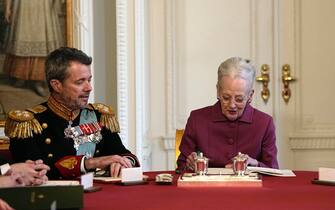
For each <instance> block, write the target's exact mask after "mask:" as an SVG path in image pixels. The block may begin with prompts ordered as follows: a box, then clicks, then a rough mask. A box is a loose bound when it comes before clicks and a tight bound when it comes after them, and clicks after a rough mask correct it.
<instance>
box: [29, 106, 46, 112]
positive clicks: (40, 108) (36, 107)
mask: <svg viewBox="0 0 335 210" xmlns="http://www.w3.org/2000/svg"><path fill="white" fill-rule="evenodd" d="M27 110H28V111H30V112H32V113H34V114H38V113H42V112H44V111H45V110H47V107H45V106H43V105H37V106H34V107H33V108H29V109H27Z"/></svg>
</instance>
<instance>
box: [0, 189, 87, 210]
mask: <svg viewBox="0 0 335 210" xmlns="http://www.w3.org/2000/svg"><path fill="white" fill-rule="evenodd" d="M83 192H84V190H83V187H82V186H81V185H76V186H31V187H11V188H0V197H1V198H2V199H3V200H5V201H6V202H7V203H8V204H9V205H10V206H11V207H13V208H14V209H15V210H21V209H22V210H36V209H39V210H40V209H52V208H51V207H53V208H54V207H56V208H54V209H81V208H83Z"/></svg>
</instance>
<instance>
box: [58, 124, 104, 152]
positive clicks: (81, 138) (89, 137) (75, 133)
mask: <svg viewBox="0 0 335 210" xmlns="http://www.w3.org/2000/svg"><path fill="white" fill-rule="evenodd" d="M71 124H72V121H69V125H68V127H67V128H65V130H64V134H65V137H66V138H71V139H73V141H74V148H75V149H76V150H78V148H79V146H80V145H81V144H84V143H86V142H92V143H99V142H100V140H101V139H102V135H101V133H100V131H101V127H100V125H99V123H98V122H92V123H85V124H80V125H78V126H74V127H72V126H71Z"/></svg>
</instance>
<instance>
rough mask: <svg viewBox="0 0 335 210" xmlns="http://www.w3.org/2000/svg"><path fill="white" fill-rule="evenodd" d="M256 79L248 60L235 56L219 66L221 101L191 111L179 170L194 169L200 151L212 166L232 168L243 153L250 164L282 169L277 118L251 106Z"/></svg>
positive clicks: (218, 95) (179, 159)
mask: <svg viewBox="0 0 335 210" xmlns="http://www.w3.org/2000/svg"><path fill="white" fill-rule="evenodd" d="M254 80H255V68H254V67H253V66H252V65H251V64H250V62H249V61H248V60H245V59H242V58H238V57H233V58H229V59H228V60H226V61H225V62H223V63H222V64H221V65H220V66H219V69H218V81H217V84H216V90H217V98H218V101H217V102H216V103H215V104H214V105H212V106H208V107H204V108H201V109H198V110H194V111H192V112H191V114H190V117H189V119H188V121H187V124H186V128H185V132H184V135H183V138H182V141H181V145H180V148H179V149H180V152H181V154H180V155H179V157H178V160H177V164H178V169H179V170H183V169H185V167H188V168H190V169H193V168H194V161H195V157H196V152H197V151H200V152H202V153H203V155H204V156H205V157H207V158H209V167H231V160H232V158H234V157H235V156H236V155H237V154H238V153H239V152H241V153H243V154H246V155H247V164H248V165H251V166H260V167H270V168H278V161H277V147H276V136H275V126H274V123H273V119H272V117H271V116H269V115H268V114H266V113H263V112H261V111H259V110H257V109H255V108H253V107H252V106H251V105H250V103H251V100H252V96H253V94H254V90H253V82H254Z"/></svg>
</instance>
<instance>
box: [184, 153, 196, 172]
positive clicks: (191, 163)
mask: <svg viewBox="0 0 335 210" xmlns="http://www.w3.org/2000/svg"><path fill="white" fill-rule="evenodd" d="M196 157H197V153H195V152H192V153H191V154H190V155H189V156H187V158H186V167H187V168H188V169H190V170H193V171H194V169H195V158H196Z"/></svg>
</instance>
